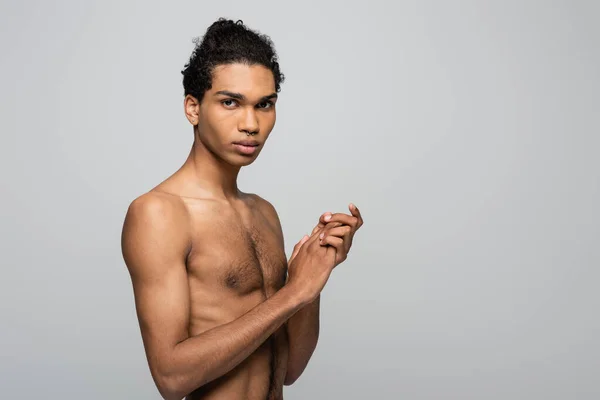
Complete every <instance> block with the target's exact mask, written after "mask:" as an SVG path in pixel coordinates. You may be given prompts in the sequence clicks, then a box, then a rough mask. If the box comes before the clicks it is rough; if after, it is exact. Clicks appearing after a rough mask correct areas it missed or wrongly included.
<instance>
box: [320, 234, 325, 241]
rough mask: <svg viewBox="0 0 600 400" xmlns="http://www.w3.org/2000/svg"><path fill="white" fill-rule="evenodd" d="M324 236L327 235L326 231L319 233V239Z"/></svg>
mask: <svg viewBox="0 0 600 400" xmlns="http://www.w3.org/2000/svg"><path fill="white" fill-rule="evenodd" d="M324 237H325V232H323V233H321V234H320V235H319V239H321V240H322V239H323V238H324Z"/></svg>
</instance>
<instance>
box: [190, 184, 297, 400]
mask: <svg viewBox="0 0 600 400" xmlns="http://www.w3.org/2000/svg"><path fill="white" fill-rule="evenodd" d="M181 200H182V202H183V204H184V205H185V207H186V208H187V210H188V214H189V215H190V219H191V221H190V222H191V224H190V225H191V227H192V238H191V250H190V252H189V254H188V256H187V262H186V267H187V274H188V283H189V288H190V323H189V332H188V333H189V335H190V336H195V335H198V334H200V333H202V332H204V331H207V330H209V329H211V328H214V327H216V326H219V325H223V324H226V323H228V322H230V321H233V320H235V319H237V318H239V317H240V316H242V315H243V314H245V313H246V312H247V311H249V310H251V309H252V308H254V307H256V306H257V305H258V304H260V303H262V302H263V301H265V300H266V299H267V298H269V297H270V296H272V295H273V294H274V293H275V292H277V291H278V290H279V289H281V287H283V285H284V284H285V279H286V270H287V260H286V256H285V252H284V246H283V237H282V235H281V228H280V226H279V222H278V219H277V217H276V215H273V212H272V211H271V210H270V209H269V208H268V206H266V203H265V202H264V200H262V199H260V198H259V197H258V196H255V195H249V194H244V195H242V197H241V198H240V200H239V201H236V202H235V204H234V203H228V202H225V201H222V200H211V199H192V198H184V197H181ZM287 356H288V341H287V333H286V330H285V327H282V328H280V329H279V330H278V331H277V332H275V333H274V334H273V335H272V336H271V337H270V338H269V339H268V340H267V341H266V342H265V343H264V344H263V345H262V346H260V347H259V348H258V349H257V350H256V351H255V352H254V353H253V354H252V355H251V356H250V357H248V358H247V359H246V360H244V361H243V362H242V363H241V364H239V365H238V366H237V367H236V368H234V369H233V370H231V371H230V372H229V373H227V374H225V375H224V376H222V377H220V378H218V379H216V380H214V381H212V382H210V383H208V384H206V385H204V386H203V387H201V388H199V389H197V390H196V391H194V392H193V393H191V394H190V395H189V396H188V397H187V398H186V399H189V400H193V399H200V398H201V399H260V400H276V399H277V400H281V399H282V398H283V393H282V392H283V380H284V378H285V373H286V365H287Z"/></svg>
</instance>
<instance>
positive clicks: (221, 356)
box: [122, 19, 363, 400]
mask: <svg viewBox="0 0 600 400" xmlns="http://www.w3.org/2000/svg"><path fill="white" fill-rule="evenodd" d="M183 75H184V89H185V100H184V111H185V115H186V117H187V119H188V121H189V122H190V123H191V124H192V126H193V128H194V143H193V146H192V149H191V151H190V154H189V156H188V158H187V160H186V161H185V163H184V164H183V166H182V167H181V168H180V169H179V170H178V171H177V172H175V173H174V174H173V175H171V176H170V177H169V178H168V179H166V180H165V181H164V182H162V183H160V184H159V185H158V186H156V187H155V188H153V189H152V190H150V191H149V192H147V193H145V194H143V195H141V196H140V197H138V198H137V199H135V200H134V201H133V202H132V203H131V205H130V206H129V209H128V211H127V216H126V218H125V223H124V226H123V234H122V249H123V257H124V259H125V263H126V265H127V268H128V270H129V273H130V276H131V280H132V284H133V290H134V297H135V305H136V310H137V315H138V319H139V324H140V329H141V334H142V339H143V342H144V348H145V351H146V356H147V360H148V364H149V367H150V371H151V374H152V377H153V379H154V382H155V383H156V386H157V388H158V390H159V392H160V394H161V395H162V396H163V398H165V399H168V400H171V399H173V400H175V399H177V400H180V399H182V398H183V397H186V399H200V398H202V399H227V400H235V399H261V400H264V399H279V400H280V399H283V385H290V384H292V383H293V382H294V381H295V380H296V379H298V377H299V376H300V374H301V373H302V371H303V370H304V368H305V367H306V365H307V363H308V360H309V359H310V357H311V355H312V353H313V351H314V349H315V346H316V344H317V338H318V332H319V294H320V292H321V290H322V289H323V287H324V285H325V283H326V282H327V280H328V278H329V276H330V274H331V271H332V269H333V268H334V267H335V266H336V265H338V264H339V263H341V262H342V261H344V260H345V259H346V256H347V254H348V250H349V249H350V246H351V244H352V239H353V236H354V234H355V232H356V230H357V229H358V228H359V227H360V226H361V225H362V223H363V222H362V218H361V216H360V213H359V211H358V209H357V208H356V207H354V206H353V205H350V207H349V208H350V214H344V213H336V214H332V213H325V214H323V215H322V216H321V217H320V218H319V221H318V223H317V225H316V226H315V227H314V229H313V231H312V232H311V234H310V236H309V235H305V236H304V237H303V238H302V240H301V241H300V242H299V243H298V244H297V245H296V246H295V247H294V250H293V252H292V256H291V257H290V260H289V261H288V260H286V256H285V253H284V242H283V234H282V230H281V226H280V222H279V218H278V216H277V213H276V211H275V209H274V208H273V206H272V205H271V204H270V203H269V202H268V201H266V200H264V199H262V198H261V197H259V196H257V195H255V194H250V193H243V192H241V191H240V190H238V188H237V183H236V181H237V176H238V173H239V171H240V168H241V167H243V166H245V165H249V164H251V163H252V162H253V161H254V160H255V159H256V157H257V156H258V154H259V153H260V151H261V150H262V147H263V146H264V144H265V142H266V140H267V138H268V136H269V133H270V132H271V130H272V129H273V126H274V124H275V102H276V101H277V93H278V92H279V86H280V83H281V81H282V79H283V76H282V75H281V72H280V71H279V65H278V63H277V57H276V54H275V51H274V49H273V47H272V43H271V42H270V40H269V39H268V38H267V37H265V36H261V35H259V34H257V33H255V32H253V31H250V30H248V29H247V28H246V27H245V26H244V25H243V24H242V23H241V21H238V22H237V23H234V22H233V21H227V20H222V19H220V20H218V21H217V22H215V23H214V24H213V25H211V27H209V29H208V30H207V32H206V34H205V36H204V38H203V41H202V42H201V43H198V44H197V47H196V49H195V50H194V53H193V54H192V57H191V59H190V62H189V63H188V64H187V65H186V68H185V70H184V71H183Z"/></svg>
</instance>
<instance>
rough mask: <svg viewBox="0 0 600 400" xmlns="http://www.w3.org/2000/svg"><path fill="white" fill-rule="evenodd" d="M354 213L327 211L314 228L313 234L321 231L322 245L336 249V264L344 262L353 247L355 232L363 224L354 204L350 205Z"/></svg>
mask: <svg viewBox="0 0 600 400" xmlns="http://www.w3.org/2000/svg"><path fill="white" fill-rule="evenodd" d="M348 209H349V210H350V213H351V214H352V215H348V214H343V213H337V214H331V213H325V214H323V215H321V218H320V219H319V223H318V224H317V226H316V227H315V229H313V232H312V233H313V234H315V233H316V232H319V231H320V232H321V233H320V236H319V239H320V244H321V245H322V246H332V247H334V248H335V249H336V257H335V266H337V265H339V264H340V263H342V262H344V261H345V260H346V258H347V257H348V252H349V251H350V248H351V247H352V241H353V239H354V234H355V233H356V231H357V230H358V229H359V228H360V227H361V226H362V225H363V219H362V216H361V214H360V211H359V210H358V208H357V207H356V206H355V205H354V204H350V205H349V206H348Z"/></svg>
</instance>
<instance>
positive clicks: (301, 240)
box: [288, 235, 308, 264]
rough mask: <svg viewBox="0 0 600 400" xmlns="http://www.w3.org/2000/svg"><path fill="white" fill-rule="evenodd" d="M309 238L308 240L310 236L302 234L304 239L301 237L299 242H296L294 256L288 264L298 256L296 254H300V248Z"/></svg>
mask: <svg viewBox="0 0 600 400" xmlns="http://www.w3.org/2000/svg"><path fill="white" fill-rule="evenodd" d="M307 240H308V236H307V235H304V236H302V239H300V241H299V242H298V243H296V245H295V246H294V251H292V256H291V257H290V261H288V264H291V262H292V260H293V259H294V258H296V256H297V255H298V252H299V251H300V248H301V247H302V245H303V244H304V243H306V241H307Z"/></svg>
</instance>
